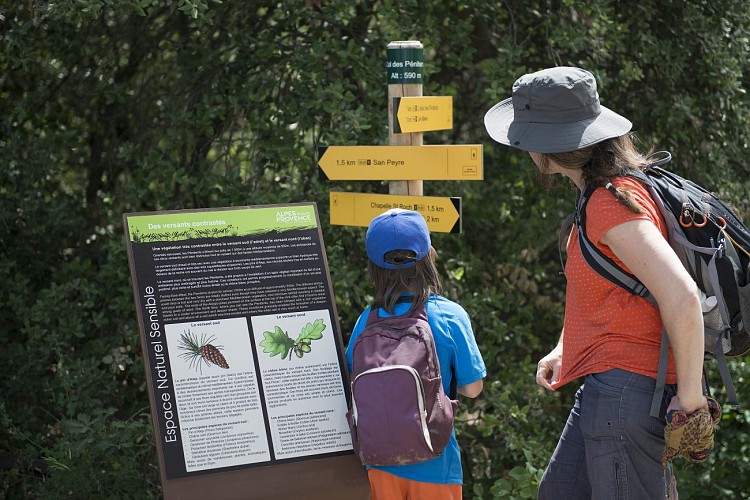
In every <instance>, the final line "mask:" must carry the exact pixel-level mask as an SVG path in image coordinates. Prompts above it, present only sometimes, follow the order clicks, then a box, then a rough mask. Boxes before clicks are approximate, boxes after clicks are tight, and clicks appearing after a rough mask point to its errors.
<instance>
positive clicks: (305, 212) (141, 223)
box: [126, 205, 317, 243]
mask: <svg viewBox="0 0 750 500" xmlns="http://www.w3.org/2000/svg"><path fill="white" fill-rule="evenodd" d="M126 218H127V225H128V230H129V231H128V234H129V236H130V241H131V242H133V243H152V242H155V241H181V240H187V239H195V238H217V237H222V236H247V235H251V234H261V233H268V232H277V233H281V232H284V231H290V230H293V229H313V228H315V227H317V220H316V216H315V208H314V205H290V206H274V207H265V208H259V207H253V208H252V209H247V208H244V209H240V208H237V209H228V210H201V211H187V210H186V211H179V212H164V213H159V214H153V213H151V214H149V215H138V214H129V215H127V216H126Z"/></svg>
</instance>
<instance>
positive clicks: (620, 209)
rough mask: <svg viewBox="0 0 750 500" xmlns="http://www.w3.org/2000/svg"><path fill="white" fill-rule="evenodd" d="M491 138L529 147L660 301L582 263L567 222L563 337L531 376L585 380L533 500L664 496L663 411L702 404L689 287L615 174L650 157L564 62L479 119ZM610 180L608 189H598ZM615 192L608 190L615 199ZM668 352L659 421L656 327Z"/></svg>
mask: <svg viewBox="0 0 750 500" xmlns="http://www.w3.org/2000/svg"><path fill="white" fill-rule="evenodd" d="M484 122H485V126H486V128H487V131H488V132H489V134H490V136H491V137H492V138H493V139H494V140H495V141H497V142H499V143H501V144H505V145H509V146H512V147H516V148H519V149H522V150H524V151H527V152H528V153H529V155H530V156H531V159H532V160H533V161H534V163H535V165H536V166H537V168H538V169H539V171H540V172H541V173H542V174H546V175H553V174H560V175H562V176H564V177H567V178H568V179H570V180H571V181H572V183H573V184H574V185H575V186H576V187H577V188H578V189H579V190H580V191H581V192H583V190H584V188H585V187H586V186H587V185H593V186H597V188H596V189H595V190H594V192H593V194H592V195H591V198H590V199H589V202H588V206H587V208H586V231H587V234H588V237H589V239H590V240H591V241H592V242H594V244H595V245H596V246H597V248H598V249H599V250H601V251H602V252H603V253H604V254H605V255H607V256H608V257H610V258H611V259H613V260H614V261H615V262H616V263H617V264H618V265H620V266H621V267H623V268H624V269H625V270H629V271H630V272H631V273H632V274H634V275H635V276H636V277H637V278H638V279H640V280H641V282H642V283H643V284H644V285H645V286H646V287H647V288H648V289H649V290H650V291H651V294H652V295H653V296H654V298H655V299H656V301H657V303H658V307H656V306H655V305H652V304H651V303H649V302H647V301H646V300H644V299H642V298H640V297H637V296H635V295H632V294H631V293H629V292H627V291H625V290H623V289H621V288H619V287H618V286H616V285H614V284H612V283H610V282H609V281H607V280H606V279H605V278H603V277H601V276H600V275H598V274H597V273H596V272H595V271H594V270H593V269H592V268H591V267H590V266H589V265H588V264H587V263H586V261H584V259H583V256H582V254H581V250H580V247H579V245H578V238H577V233H576V229H575V228H574V229H573V233H572V234H571V236H570V238H569V241H568V244H567V249H568V260H567V263H566V266H565V276H566V278H567V289H566V310H565V320H564V325H563V330H562V334H561V335H560V340H559V342H558V343H557V345H556V346H555V348H554V349H552V351H551V352H550V353H549V354H547V355H546V356H544V357H543V358H542V359H541V360H540V361H539V363H538V368H537V372H536V382H537V383H538V384H539V385H541V386H542V387H544V388H546V389H549V390H555V389H557V388H558V387H561V386H563V385H565V384H567V383H569V382H572V381H573V380H575V379H578V378H580V377H584V381H583V384H582V385H581V387H580V388H579V390H578V391H577V393H576V396H575V403H574V406H573V409H572V410H571V412H570V415H569V417H568V421H567V423H566V425H565V428H564V430H563V433H562V435H561V437H560V440H559V442H558V444H557V447H556V449H555V451H554V453H553V455H552V457H551V459H550V461H549V464H548V466H547V469H546V470H545V472H544V476H543V478H542V481H541V484H540V487H539V498H542V499H546V498H555V499H570V498H576V499H577V498H596V499H599V498H632V499H645V498H664V496H665V491H666V488H667V487H668V486H670V485H668V484H665V483H666V482H668V479H667V480H666V481H665V474H664V468H663V466H662V460H661V459H662V452H663V450H664V425H665V420H664V416H665V414H666V412H667V411H668V410H672V409H674V410H681V411H685V412H686V413H688V414H692V413H693V412H695V411H697V410H699V409H701V408H706V407H707V402H706V398H705V397H704V396H703V393H702V386H701V375H702V366H703V319H702V315H701V308H700V301H699V296H698V290H697V287H696V285H695V282H694V281H693V280H692V278H691V277H690V275H689V274H688V273H687V271H686V270H685V269H684V268H683V266H682V265H681V263H680V261H679V259H678V258H677V256H676V255H675V253H674V252H673V251H672V249H671V248H670V246H669V244H668V243H667V241H666V235H667V232H666V231H667V230H666V226H665V223H664V220H663V219H662V217H661V215H660V213H659V210H658V208H657V206H656V205H655V203H654V201H653V200H652V199H651V197H650V196H649V193H648V191H647V189H646V187H645V186H643V185H642V184H641V183H640V182H638V181H636V180H633V179H631V178H627V177H622V176H621V174H622V173H624V172H627V171H628V170H633V169H640V168H643V167H644V166H645V165H646V163H647V160H646V158H645V157H644V156H643V155H642V154H641V153H640V152H639V151H638V150H637V149H636V147H635V146H634V144H633V141H632V139H631V137H630V135H629V131H630V129H631V126H632V124H631V123H630V121H629V120H627V119H626V118H624V117H622V116H620V115H619V114H617V113H615V112H613V111H611V110H610V109H607V108H606V107H604V106H601V104H600V103H599V95H598V93H597V88H596V80H595V79H594V77H593V75H592V74H591V73H589V72H588V71H585V70H582V69H580V68H573V67H557V68H549V69H545V70H542V71H539V72H536V73H531V74H527V75H524V76H522V77H521V78H519V79H518V80H516V82H515V83H514V85H513V93H512V97H510V98H509V99H506V100H504V101H502V102H500V103H498V104H497V105H495V106H494V107H493V108H491V109H490V110H489V111H488V112H487V114H486V115H485V119H484ZM607 181H610V182H611V183H612V184H613V186H614V187H610V188H609V189H607V188H605V187H604V186H605V184H606V182H607ZM613 194H614V196H613ZM663 328H666V331H667V335H668V338H669V345H670V355H669V364H668V371H667V384H668V385H667V387H666V389H665V391H664V396H663V400H662V406H661V413H660V415H659V418H656V417H651V416H649V408H650V405H651V399H652V397H653V394H654V390H655V379H656V374H657V367H658V360H659V348H660V345H661V337H662V329H663Z"/></svg>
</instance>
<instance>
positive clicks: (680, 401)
mask: <svg viewBox="0 0 750 500" xmlns="http://www.w3.org/2000/svg"><path fill="white" fill-rule="evenodd" d="M701 408H705V409H707V410H708V401H707V400H706V398H705V396H700V397H699V398H692V399H687V398H680V396H679V394H678V395H675V396H673V397H672V399H671V400H670V401H669V407H668V408H667V413H669V412H670V411H672V410H682V411H684V412H685V413H687V414H688V415H690V414H691V413H694V412H696V411H698V410H700V409H701Z"/></svg>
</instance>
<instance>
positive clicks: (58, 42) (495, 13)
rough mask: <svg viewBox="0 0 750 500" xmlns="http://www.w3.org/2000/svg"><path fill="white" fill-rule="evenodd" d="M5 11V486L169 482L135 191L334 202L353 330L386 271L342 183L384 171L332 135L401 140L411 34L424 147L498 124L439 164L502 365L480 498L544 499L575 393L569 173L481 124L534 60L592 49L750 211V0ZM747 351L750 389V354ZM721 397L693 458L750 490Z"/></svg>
mask: <svg viewBox="0 0 750 500" xmlns="http://www.w3.org/2000/svg"><path fill="white" fill-rule="evenodd" d="M0 24H2V27H3V30H2V33H1V34H0V37H2V42H3V43H2V45H1V46H0V47H1V48H0V109H3V114H2V116H0V165H2V168H0V280H1V281H2V283H3V286H2V287H0V324H2V325H3V329H2V333H1V334H0V366H2V370H3V372H2V375H3V377H2V382H1V384H2V391H0V394H2V399H0V424H1V425H0V459H2V460H0V463H2V464H3V465H2V469H0V496H2V497H4V498H9V499H15V498H61V497H69V496H74V497H77V498H94V497H96V498H118V499H119V498H139V499H140V498H158V497H159V496H160V494H161V491H160V485H159V474H158V461H157V459H156V456H155V452H154V443H153V431H152V425H151V422H150V417H149V412H148V408H149V401H148V397H147V392H146V390H145V374H144V367H143V362H142V358H141V355H142V354H141V347H140V340H139V333H138V328H137V324H136V320H135V314H134V312H135V308H134V305H133V291H132V288H131V285H130V276H129V273H128V262H127V258H126V255H125V248H124V244H123V227H122V220H121V217H122V214H123V213H129V212H141V211H153V210H163V209H187V208H200V207H228V206H243V205H260V204H275V203H287V202H297V201H314V202H316V203H317V206H318V211H319V213H320V218H321V221H322V223H323V224H322V225H323V235H324V241H325V242H326V252H327V259H328V263H329V268H330V272H331V277H332V280H333V288H334V291H335V298H336V308H337V313H338V321H339V323H340V325H341V330H342V331H343V332H344V336H345V339H344V340H346V337H348V332H350V331H351V329H352V327H353V324H354V321H355V320H356V318H357V316H358V315H359V313H360V312H361V311H362V309H363V308H364V307H365V306H366V305H367V304H368V301H369V299H370V297H371V294H372V290H371V289H370V287H369V284H368V283H367V282H366V280H365V279H364V263H365V258H366V257H365V253H364V244H363V243H364V230H363V229H362V228H351V227H343V226H331V225H330V224H328V223H327V221H328V217H329V212H328V192H329V191H330V190H333V189H335V190H344V191H357V192H379V193H384V192H387V186H386V185H385V182H341V183H337V184H336V185H333V184H332V183H328V182H322V181H320V180H319V178H318V173H317V168H316V164H315V160H316V151H317V146H320V145H327V144H330V145H334V144H335V145H347V144H362V145H368V144H385V143H386V142H387V140H388V124H387V116H388V114H387V107H388V103H387V102H386V97H387V88H386V85H385V68H384V61H385V52H386V47H387V44H388V43H389V42H391V41H394V40H420V41H421V42H422V43H423V45H424V47H425V84H424V95H452V96H453V97H454V128H453V129H452V130H449V131H441V132H431V133H426V134H425V136H424V142H425V144H451V143H453V144H460V143H467V144H468V143H481V144H484V146H485V148H484V165H485V180H484V181H482V182H456V181H446V182H426V183H425V186H424V190H425V194H426V195H431V196H461V197H462V198H463V214H462V221H463V232H462V234H460V235H447V234H434V235H433V243H434V245H435V247H436V248H437V249H438V251H439V254H440V259H439V261H438V262H439V265H440V269H441V275H442V276H443V279H444V285H445V291H446V294H447V295H448V296H449V297H451V298H453V299H455V300H457V301H459V302H460V303H461V304H462V305H463V306H464V307H465V308H466V309H467V311H469V313H470V314H471V316H472V318H473V321H474V327H475V333H476V335H477V339H478V342H479V345H480V348H481V350H482V352H483V354H484V358H485V361H486V363H487V367H488V378H487V380H486V388H485V391H484V392H483V394H482V396H481V397H480V398H479V399H477V400H475V401H474V400H472V401H463V402H462V407H461V409H462V412H461V417H460V421H459V424H458V433H459V440H460V443H461V446H462V449H463V458H462V459H463V464H464V472H465V483H466V484H465V487H464V491H465V493H466V496H467V497H470V498H471V497H473V498H483V499H484V498H530V497H534V494H535V488H536V485H537V484H538V481H539V478H540V475H541V471H542V470H543V469H544V466H545V465H546V461H547V459H548V457H549V455H550V454H551V452H552V449H553V448H554V445H555V443H556V440H557V437H558V435H559V432H560V431H561V429H562V425H563V422H564V420H565V418H566V415H567V411H568V408H569V405H570V403H571V401H572V391H573V389H574V388H573V387H565V388H563V389H561V390H560V391H558V392H557V393H555V394H550V393H546V392H544V391H543V390H541V389H539V388H538V387H537V386H536V385H535V384H534V380H533V374H534V369H535V362H536V360H537V359H539V357H540V356H542V355H544V354H546V352H547V350H548V349H549V348H550V347H552V345H554V343H555V342H556V339H557V336H558V335H559V328H560V324H561V321H562V316H563V306H564V286H565V284H564V280H563V279H562V277H561V276H560V275H559V260H558V255H557V246H556V245H557V242H556V237H557V230H558V228H559V224H560V221H561V220H562V218H563V216H564V215H565V214H566V213H567V212H568V211H570V210H571V209H572V204H573V193H572V191H570V190H566V189H565V187H563V188H562V189H559V190H556V191H550V192H548V191H544V190H542V189H539V187H538V186H537V185H536V184H535V182H534V181H533V179H532V176H531V175H530V173H531V172H532V169H531V163H530V161H529V159H528V158H527V157H526V155H524V154H521V153H520V152H517V151H513V150H510V149H509V148H504V147H501V146H499V145H496V144H494V143H492V142H491V141H490V140H489V138H488V137H487V135H486V132H485V131H484V128H483V124H482V116H483V114H484V112H485V111H486V110H487V109H488V108H489V107H490V106H491V105H493V104H494V103H496V102H497V101H499V100H501V99H504V98H505V97H507V96H508V95H509V93H510V89H511V86H512V84H513V81H514V80H515V79H516V78H517V77H518V76H520V75H521V74H523V73H525V72H527V71H533V70H538V69H541V68H543V67H547V66H551V65H556V64H566V65H576V66H581V67H585V68H587V69H590V70H591V71H593V72H594V73H595V74H596V76H597V78H598V80H599V83H600V94H601V97H602V101H603V104H604V105H606V106H608V107H610V108H612V109H615V110H617V111H618V112H621V113H622V114H624V115H626V116H628V117H630V118H631V119H632V120H633V122H634V124H635V130H636V132H637V134H638V137H639V138H640V141H641V145H642V147H643V149H644V150H648V149H650V148H655V149H670V150H671V151H672V153H673V154H674V157H675V160H674V162H673V163H674V168H675V169H676V170H678V171H679V173H682V174H684V175H687V176H689V177H692V178H695V179H696V180H698V181H699V182H701V183H702V184H705V185H706V186H708V187H711V188H713V189H716V190H718V191H719V192H720V193H721V194H722V195H723V196H724V197H726V198H727V199H728V200H730V201H731V202H733V203H734V205H735V206H736V207H737V208H738V212H739V213H740V214H741V215H744V216H745V220H750V184H748V182H747V179H748V173H749V172H748V163H747V160H748V158H750V154H749V152H748V138H747V130H748V129H749V128H750V105H749V104H750V102H749V98H748V95H747V88H748V83H749V81H748V80H749V78H750V60H749V59H748V54H750V4H748V2H746V1H744V0H717V1H712V2H709V1H707V0H701V1H695V2H679V1H676V0H668V1H661V0H660V1H656V0H650V1H637V2H636V1H635V0H623V1H617V2H613V1H610V0H591V1H585V2H584V1H574V0H552V1H548V0H545V1H538V0H529V1H524V2H480V1H478V0H462V1H456V0H452V1H446V2H438V1H434V2H424V1H417V0H402V1H398V2H396V1H394V0H377V1H373V2H365V1H361V0H355V1H351V0H309V1H306V2H301V1H299V2H288V1H286V2H285V1H274V2H270V1H264V0H255V1H248V2H226V1H224V2H219V1H215V0H211V1H209V0H78V1H76V2H6V3H5V4H3V6H2V7H0ZM313 330H314V329H313ZM305 339H308V340H314V336H310V335H309V332H308V335H307V337H305V338H302V337H300V338H299V339H298V340H297V343H298V345H299V346H301V345H307V346H308V347H309V343H306V342H302V341H303V340H305ZM289 342H291V347H288V349H287V348H284V349H283V350H282V351H281V352H279V354H282V353H283V354H284V355H285V356H286V355H290V354H291V350H292V349H294V341H293V340H291V338H290V339H289ZM300 349H302V348H301V347H300ZM301 352H303V351H302V350H300V353H301ZM732 369H733V373H735V374H736V375H735V381H736V382H737V384H738V389H739V391H740V400H741V401H750V390H749V389H748V387H747V385H748V384H747V383H746V382H747V379H748V366H747V364H746V363H745V361H744V360H738V361H736V362H733V365H732ZM713 373H715V371H714V372H713ZM719 399H721V394H720V391H719ZM726 410H727V411H726V412H725V415H724V418H723V420H722V423H721V428H720V430H719V433H718V434H717V445H716V449H715V451H714V453H713V455H712V457H711V458H710V459H709V461H708V462H707V463H706V464H702V465H694V464H688V463H682V462H678V464H677V468H678V470H677V474H678V478H679V482H680V489H681V493H683V496H685V497H687V498H709V497H711V498H736V497H737V496H739V495H741V494H742V492H745V491H747V490H748V488H750V485H749V484H748V480H747V479H746V478H747V477H750V475H749V474H748V472H750V471H748V468H749V465H748V459H747V457H748V456H750V453H748V451H749V448H750V436H748V435H747V433H746V432H745V428H746V426H747V422H748V419H749V418H750V414H748V412H747V411H746V410H741V411H734V410H730V409H726Z"/></svg>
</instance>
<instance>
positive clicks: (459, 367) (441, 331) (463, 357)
mask: <svg viewBox="0 0 750 500" xmlns="http://www.w3.org/2000/svg"><path fill="white" fill-rule="evenodd" d="M410 306H411V303H408V302H407V303H400V304H397V305H396V309H395V311H394V312H395V313H396V314H395V316H401V315H402V314H406V312H407V311H408V310H409V307H410ZM426 309H427V322H428V323H429V324H430V328H431V329H432V336H433V337H434V339H435V346H436V348H437V354H438V360H439V361H440V374H441V376H442V378H443V389H444V390H445V393H446V394H448V393H449V391H450V386H451V382H452V380H453V373H455V375H456V385H458V386H461V385H468V384H471V383H472V382H476V381H477V380H479V379H482V378H484V377H485V375H487V369H486V368H485V366H484V360H483V359H482V355H481V354H480V353H479V348H478V347H477V343H476V341H475V340H474V332H473V331H472V329H471V320H470V319H469V315H468V314H467V313H466V311H465V310H464V309H463V307H461V306H460V305H458V304H457V303H455V302H453V301H451V300H448V299H446V298H445V297H441V296H438V295H432V296H430V298H429V299H428V300H427V304H426ZM369 314H370V308H369V307H368V308H367V309H365V310H364V312H363V313H362V314H361V315H360V316H359V319H357V323H356V324H355V325H354V331H353V332H352V336H351V338H350V339H349V345H348V346H347V348H346V362H347V364H348V366H349V371H350V372H351V369H352V348H353V347H354V341H355V340H356V339H357V337H358V336H359V334H360V333H362V330H364V329H365V323H367V316H368V315H369ZM378 315H379V316H381V317H387V316H389V315H388V313H386V312H385V310H384V309H382V308H381V309H379V310H378ZM451 367H452V368H453V369H451ZM375 468H376V469H380V470H383V471H385V472H388V473H390V474H393V475H394V476H398V477H402V478H404V479H410V480H412V481H422V482H426V483H438V484H462V483H463V471H462V469H461V456H460V452H459V449H458V442H457V441H456V432H455V430H454V431H453V435H452V436H451V439H450V441H449V442H448V445H447V446H446V447H445V450H444V451H443V454H442V455H440V456H439V457H436V458H433V459H432V460H428V461H426V462H421V463H418V464H411V465H393V466H388V467H375Z"/></svg>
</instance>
